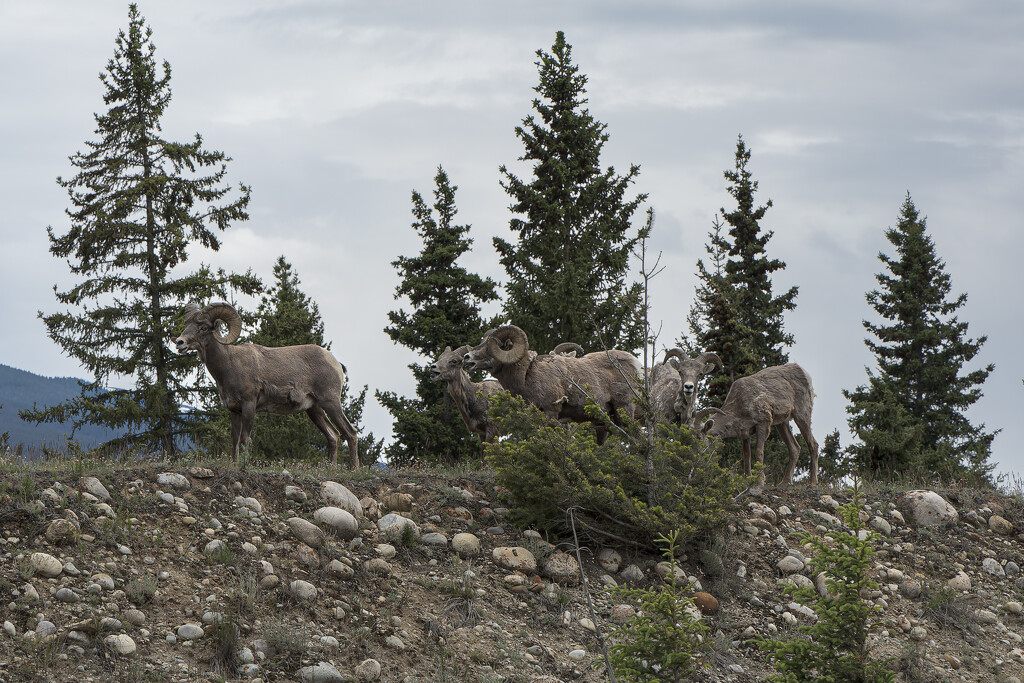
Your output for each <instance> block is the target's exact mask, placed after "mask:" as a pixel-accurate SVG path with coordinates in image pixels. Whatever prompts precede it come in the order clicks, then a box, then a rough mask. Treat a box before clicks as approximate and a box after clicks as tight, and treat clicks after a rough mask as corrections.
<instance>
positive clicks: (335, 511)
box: [313, 507, 359, 540]
mask: <svg viewBox="0 0 1024 683" xmlns="http://www.w3.org/2000/svg"><path fill="white" fill-rule="evenodd" d="M313 519H315V520H316V521H318V522H320V523H321V524H323V525H324V526H326V527H329V528H330V529H331V530H332V531H333V532H334V533H336V534H337V535H338V536H340V537H341V538H344V539H346V540H348V539H350V538H355V537H356V536H358V535H359V522H358V521H357V520H356V518H355V517H354V516H353V515H352V513H351V512H349V511H348V510H344V509H342V508H339V507H322V508H320V509H318V510H317V511H316V512H314V513H313Z"/></svg>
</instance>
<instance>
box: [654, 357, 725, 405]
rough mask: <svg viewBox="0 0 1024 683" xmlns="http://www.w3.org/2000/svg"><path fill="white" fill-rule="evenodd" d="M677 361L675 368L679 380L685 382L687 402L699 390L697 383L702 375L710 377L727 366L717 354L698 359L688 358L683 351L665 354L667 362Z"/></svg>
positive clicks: (684, 390)
mask: <svg viewBox="0 0 1024 683" xmlns="http://www.w3.org/2000/svg"><path fill="white" fill-rule="evenodd" d="M672 359H676V361H677V362H676V363H675V368H676V371H677V372H679V379H681V380H682V382H683V387H682V391H683V393H684V394H685V395H686V396H687V400H690V397H692V396H693V393H694V392H695V391H696V390H697V382H698V381H700V378H701V376H702V375H710V374H711V373H712V372H714V371H715V370H716V369H717V370H722V369H723V368H724V367H725V366H724V365H723V364H722V359H721V358H719V357H718V355H717V354H714V353H711V352H710V351H707V352H705V353H702V354H700V355H699V356H697V357H696V358H688V357H687V356H686V355H685V354H684V353H683V351H682V350H681V349H678V348H674V349H669V350H668V351H666V352H665V362H666V363H668V362H669V361H670V360H672Z"/></svg>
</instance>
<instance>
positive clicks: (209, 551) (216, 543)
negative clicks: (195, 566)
mask: <svg viewBox="0 0 1024 683" xmlns="http://www.w3.org/2000/svg"><path fill="white" fill-rule="evenodd" d="M227 547H228V545H227V543H225V542H224V541H221V540H220V539H216V538H215V539H214V540H212V541H210V542H209V543H207V544H206V545H205V546H203V554H204V555H207V556H210V557H212V556H213V555H216V554H217V553H222V552H224V551H225V550H227Z"/></svg>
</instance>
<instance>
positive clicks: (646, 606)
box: [611, 532, 710, 683]
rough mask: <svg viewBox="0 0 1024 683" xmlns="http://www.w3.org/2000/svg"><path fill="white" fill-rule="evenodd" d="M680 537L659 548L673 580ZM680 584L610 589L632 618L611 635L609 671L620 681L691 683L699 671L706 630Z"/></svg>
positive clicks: (674, 536)
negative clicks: (687, 682)
mask: <svg viewBox="0 0 1024 683" xmlns="http://www.w3.org/2000/svg"><path fill="white" fill-rule="evenodd" d="M678 541H679V534H678V533H677V532H672V533H671V534H670V535H669V536H667V537H661V538H659V539H658V542H659V543H661V544H663V545H664V546H665V549H664V555H665V557H666V559H667V560H668V562H669V564H670V569H669V571H670V573H669V574H668V575H669V576H674V575H675V566H676V561H675V556H676V547H677V543H678ZM687 588H688V587H687V586H686V585H685V583H684V582H679V583H675V582H669V583H665V584H663V585H662V586H660V587H658V588H621V587H619V588H613V589H612V591H611V592H612V593H613V594H614V595H615V596H616V597H617V598H619V599H623V600H627V601H629V602H633V603H635V604H636V606H637V612H636V614H635V615H634V616H633V618H632V619H630V620H629V621H627V622H625V623H623V624H622V625H620V626H618V627H616V628H615V629H614V630H613V631H612V633H611V639H612V641H613V642H615V644H614V645H612V647H611V662H612V670H613V671H614V672H615V675H616V676H618V677H620V678H621V679H622V680H623V681H627V682H628V681H671V682H672V683H678V682H679V681H684V680H690V676H691V675H692V674H693V673H694V671H695V669H696V668H700V667H702V666H703V659H704V653H705V652H706V651H707V650H708V649H709V647H710V643H709V642H708V641H707V640H706V639H705V638H706V634H707V631H708V627H707V626H705V625H704V623H703V622H702V621H701V620H700V618H699V617H700V612H699V611H698V610H697V608H696V606H694V604H693V600H692V599H691V598H689V597H687V595H686V592H687Z"/></svg>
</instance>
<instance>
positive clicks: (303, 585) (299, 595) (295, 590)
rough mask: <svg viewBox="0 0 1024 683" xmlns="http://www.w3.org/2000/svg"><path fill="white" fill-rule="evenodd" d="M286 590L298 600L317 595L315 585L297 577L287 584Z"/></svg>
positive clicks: (309, 598) (313, 598)
mask: <svg viewBox="0 0 1024 683" xmlns="http://www.w3.org/2000/svg"><path fill="white" fill-rule="evenodd" d="M288 592H289V593H291V595H292V596H293V597H295V598H296V599H298V600H302V601H308V600H315V599H316V596H317V590H316V586H314V585H313V584H311V583H310V582H309V581H303V580H302V579H297V580H295V581H292V582H291V583H290V584H288Z"/></svg>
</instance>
